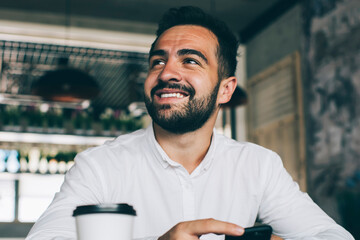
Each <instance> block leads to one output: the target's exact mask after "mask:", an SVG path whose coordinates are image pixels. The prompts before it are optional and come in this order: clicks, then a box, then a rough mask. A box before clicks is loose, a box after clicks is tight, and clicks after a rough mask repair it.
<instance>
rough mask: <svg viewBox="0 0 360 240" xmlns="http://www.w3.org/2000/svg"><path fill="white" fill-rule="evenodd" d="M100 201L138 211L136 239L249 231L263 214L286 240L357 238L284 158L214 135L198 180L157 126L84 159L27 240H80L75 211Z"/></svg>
mask: <svg viewBox="0 0 360 240" xmlns="http://www.w3.org/2000/svg"><path fill="white" fill-rule="evenodd" d="M98 203H128V204H131V205H133V206H134V208H135V209H136V212H137V216H136V217H135V221H134V233H133V236H134V238H136V239H137V238H141V239H148V240H150V239H157V238H158V237H159V236H161V235H163V234H164V233H165V232H167V231H168V230H169V229H170V228H171V227H173V226H174V225H175V224H177V223H179V222H182V221H186V220H195V219H203V218H214V219H217V220H222V221H227V222H232V223H235V224H238V225H240V226H242V227H250V226H253V225H254V223H255V221H256V219H257V216H258V217H259V219H260V220H261V221H262V222H264V223H267V224H270V225H271V226H272V227H273V230H274V234H276V235H279V236H281V237H283V238H285V239H327V240H328V239H353V238H352V236H351V235H350V234H349V233H348V232H347V231H345V230H344V229H343V228H342V227H340V226H339V225H337V224H336V223H335V222H334V221H333V220H332V219H331V218H329V217H328V216H327V215H326V214H325V213H324V212H323V211H322V210H321V209H320V208H319V207H318V206H317V205H316V204H314V202H313V201H312V200H311V199H310V198H309V196H308V195H307V194H305V193H302V192H300V191H299V187H298V185H297V184H296V183H295V182H294V181H293V180H292V178H291V177H290V175H289V174H288V173H287V172H286V170H285V169H284V167H283V165H282V162H281V159H280V158H279V157H278V155H276V154H275V153H274V152H272V151H270V150H267V149H265V148H262V147H260V146H257V145H255V144H251V143H239V142H236V141H234V140H232V139H229V138H226V137H224V136H222V135H219V134H217V133H216V132H215V131H214V133H213V137H212V141H211V146H210V148H209V150H208V152H207V154H206V156H205V158H204V159H203V161H202V162H201V163H200V165H199V166H198V167H197V168H196V169H195V170H194V171H193V172H192V173H191V174H189V173H188V172H187V171H186V169H185V168H184V167H183V166H181V165H180V164H179V163H177V162H174V161H173V160H171V159H170V158H169V157H168V156H167V154H166V153H165V152H164V150H163V149H162V148H161V147H160V145H159V144H158V143H157V141H156V140H155V136H154V132H153V128H152V126H150V127H148V128H147V129H145V130H139V131H136V132H134V133H131V134H128V135H122V136H120V137H118V138H117V139H115V140H113V141H109V142H106V143H105V144H104V145H102V146H99V147H95V148H90V149H88V150H86V151H84V152H82V153H79V154H78V155H77V157H76V159H75V165H74V166H73V167H72V168H71V169H70V170H69V172H68V173H67V174H66V176H65V181H64V183H63V185H62V187H61V190H60V192H59V193H57V194H56V195H55V198H54V200H53V202H52V203H51V205H50V206H49V208H48V209H47V210H46V211H45V213H44V214H43V215H42V216H41V217H40V219H39V220H38V221H37V222H36V224H35V225H34V227H33V229H32V230H31V232H30V233H29V236H28V237H27V238H26V239H27V240H32V239H34V240H42V239H44V240H45V239H46V240H49V239H57V240H60V239H76V229H75V219H74V217H72V213H73V210H74V209H75V207H76V206H78V205H86V204H98ZM315 235H317V236H316V237H314V236H315ZM309 236H312V237H309ZM201 239H219V236H215V235H213V234H210V235H206V236H202V238H201ZM222 239H223V237H222Z"/></svg>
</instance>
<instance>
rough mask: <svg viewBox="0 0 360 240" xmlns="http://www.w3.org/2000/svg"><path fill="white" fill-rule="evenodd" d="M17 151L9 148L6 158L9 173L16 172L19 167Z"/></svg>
mask: <svg viewBox="0 0 360 240" xmlns="http://www.w3.org/2000/svg"><path fill="white" fill-rule="evenodd" d="M18 156H19V153H18V151H16V150H11V151H10V153H9V156H8V158H7V163H6V169H7V171H8V172H10V173H17V172H18V171H19V169H20V162H19V159H18Z"/></svg>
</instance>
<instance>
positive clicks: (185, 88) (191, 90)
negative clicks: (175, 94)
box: [150, 82, 195, 99]
mask: <svg viewBox="0 0 360 240" xmlns="http://www.w3.org/2000/svg"><path fill="white" fill-rule="evenodd" d="M164 88H169V89H178V90H181V91H184V92H186V93H188V94H189V96H190V99H191V98H192V97H193V96H194V95H195V89H194V88H193V87H191V86H185V85H182V84H176V83H168V82H159V83H158V84H157V85H156V86H155V87H154V88H153V89H151V92H150V93H151V96H154V95H155V92H156V91H158V90H161V89H164Z"/></svg>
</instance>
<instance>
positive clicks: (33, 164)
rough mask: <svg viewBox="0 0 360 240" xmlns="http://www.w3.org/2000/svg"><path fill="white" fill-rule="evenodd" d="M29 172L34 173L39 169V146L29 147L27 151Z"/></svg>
mask: <svg viewBox="0 0 360 240" xmlns="http://www.w3.org/2000/svg"><path fill="white" fill-rule="evenodd" d="M28 157H29V164H28V168H29V172H31V173H36V172H37V171H38V169H39V162H40V150H39V148H35V147H34V148H31V149H30V151H29V155H28Z"/></svg>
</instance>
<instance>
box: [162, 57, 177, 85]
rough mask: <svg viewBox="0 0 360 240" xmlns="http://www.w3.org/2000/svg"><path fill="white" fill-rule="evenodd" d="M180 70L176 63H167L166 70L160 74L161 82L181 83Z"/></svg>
mask: <svg viewBox="0 0 360 240" xmlns="http://www.w3.org/2000/svg"><path fill="white" fill-rule="evenodd" d="M181 78H182V76H181V74H180V68H179V66H177V63H176V62H172V61H168V62H167V63H165V66H164V68H163V69H162V71H161V72H160V75H159V80H161V81H164V82H168V81H176V82H178V81H181Z"/></svg>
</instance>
